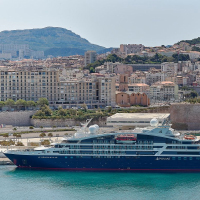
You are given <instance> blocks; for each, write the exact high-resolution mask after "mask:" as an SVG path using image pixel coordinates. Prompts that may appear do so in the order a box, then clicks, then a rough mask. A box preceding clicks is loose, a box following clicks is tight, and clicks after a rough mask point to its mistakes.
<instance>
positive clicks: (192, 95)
mask: <svg viewBox="0 0 200 200" xmlns="http://www.w3.org/2000/svg"><path fill="white" fill-rule="evenodd" d="M190 96H191V98H196V97H197V96H198V93H197V92H195V91H192V92H190Z"/></svg>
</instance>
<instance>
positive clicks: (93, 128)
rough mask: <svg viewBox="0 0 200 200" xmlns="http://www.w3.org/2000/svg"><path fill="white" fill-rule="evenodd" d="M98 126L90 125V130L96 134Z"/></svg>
mask: <svg viewBox="0 0 200 200" xmlns="http://www.w3.org/2000/svg"><path fill="white" fill-rule="evenodd" d="M97 126H98V125H97ZM97 126H96V125H92V126H90V127H89V131H90V133H91V134H95V133H96V132H97V131H98V128H99V126H98V127H97Z"/></svg>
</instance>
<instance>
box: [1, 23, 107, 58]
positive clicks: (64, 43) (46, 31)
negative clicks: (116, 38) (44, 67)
mask: <svg viewBox="0 0 200 200" xmlns="http://www.w3.org/2000/svg"><path fill="white" fill-rule="evenodd" d="M0 44H28V45H29V47H30V49H32V50H37V51H45V52H48V51H49V52H51V53H52V54H55V55H58V54H60V55H61V54H62V55H65V54H66V52H68V51H69V52H68V54H70V52H71V53H73V54H70V55H74V54H79V53H80V52H82V53H83V52H84V51H86V50H95V51H102V50H105V49H106V48H105V47H102V46H98V45H95V44H91V43H90V42H89V41H88V40H86V39H84V38H81V37H80V36H79V35H77V34H75V33H73V32H72V31H70V30H67V29H64V28H58V27H46V28H41V29H26V30H12V31H2V32H0ZM45 54H46V53H45Z"/></svg>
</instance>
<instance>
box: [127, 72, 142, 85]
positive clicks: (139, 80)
mask: <svg viewBox="0 0 200 200" xmlns="http://www.w3.org/2000/svg"><path fill="white" fill-rule="evenodd" d="M128 80H129V81H128V82H129V84H131V83H146V77H145V76H138V75H137V74H132V75H131V76H130V77H128Z"/></svg>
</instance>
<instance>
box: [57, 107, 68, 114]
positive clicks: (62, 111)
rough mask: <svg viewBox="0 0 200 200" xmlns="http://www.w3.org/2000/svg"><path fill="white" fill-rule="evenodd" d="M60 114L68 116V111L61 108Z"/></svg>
mask: <svg viewBox="0 0 200 200" xmlns="http://www.w3.org/2000/svg"><path fill="white" fill-rule="evenodd" d="M58 115H59V116H66V115H67V112H66V110H64V109H63V108H61V109H59V110H58Z"/></svg>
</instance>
